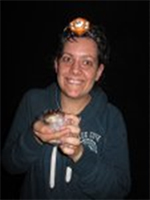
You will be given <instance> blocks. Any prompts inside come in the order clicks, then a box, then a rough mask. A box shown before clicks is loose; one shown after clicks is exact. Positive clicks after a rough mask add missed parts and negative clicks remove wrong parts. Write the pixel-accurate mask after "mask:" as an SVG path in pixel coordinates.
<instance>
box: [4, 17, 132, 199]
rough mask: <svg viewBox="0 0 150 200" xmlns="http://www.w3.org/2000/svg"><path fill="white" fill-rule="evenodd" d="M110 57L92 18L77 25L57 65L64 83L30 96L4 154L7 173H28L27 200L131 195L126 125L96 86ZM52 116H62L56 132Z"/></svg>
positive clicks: (65, 35)
mask: <svg viewBox="0 0 150 200" xmlns="http://www.w3.org/2000/svg"><path fill="white" fill-rule="evenodd" d="M108 58H109V48H108V43H107V39H106V36H105V34H104V33H103V31H102V30H101V29H99V28H98V27H97V26H94V25H92V24H91V23H90V22H89V21H88V20H86V19H83V18H77V19H74V20H73V21H71V22H70V23H69V25H68V26H67V27H66V28H65V29H64V31H63V34H62V37H61V40H60V46H59V48H58V51H57V54H56V58H55V61H54V67H55V71H56V74H57V83H53V84H51V85H50V86H48V87H47V88H45V89H32V90H30V91H29V92H27V93H26V94H25V95H24V97H23V100H22V101H21V103H20V106H19V108H18V111H17V113H16V116H15V119H14V122H13V125H12V128H11V130H10V134H9V136H8V138H7V141H6V144H5V147H4V149H3V163H4V166H5V167H6V169H7V170H8V171H9V172H11V173H14V174H17V173H26V177H25V180H24V185H23V187H22V192H21V199H117V198H118V199H121V198H124V197H125V196H126V195H127V194H128V192H129V189H130V172H129V158H128V145H127V133H126V128H125V124H124V120H123V117H122V114H121V113H120V111H119V110H118V109H117V108H116V107H115V106H113V105H112V104H111V103H109V102H108V99H107V96H106V94H105V93H104V92H103V90H102V89H101V88H100V87H98V86H96V84H95V83H96V82H97V81H98V80H99V79H100V78H101V76H102V74H103V70H104V68H105V66H106V64H107V62H108ZM47 110H48V112H49V113H50V114H52V113H54V111H55V110H57V112H56V113H55V115H56V114H59V111H58V110H60V115H62V116H63V120H64V121H63V124H62V125H61V126H60V127H58V128H57V129H55V130H53V129H52V128H51V127H50V126H49V125H48V124H47V123H46V122H45V118H44V116H46V114H47V113H46V111H47ZM49 110H51V111H49ZM43 113H44V114H43ZM38 116H40V117H39V118H38V119H37V117H38Z"/></svg>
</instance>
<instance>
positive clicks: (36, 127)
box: [33, 120, 53, 134]
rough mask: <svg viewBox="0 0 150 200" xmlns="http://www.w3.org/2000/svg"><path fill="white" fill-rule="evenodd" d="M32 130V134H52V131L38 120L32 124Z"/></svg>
mask: <svg viewBox="0 0 150 200" xmlns="http://www.w3.org/2000/svg"><path fill="white" fill-rule="evenodd" d="M33 130H34V132H41V133H43V134H49V133H53V130H52V129H50V127H49V126H48V125H45V123H44V122H42V121H41V120H38V121H37V122H35V123H34V124H33Z"/></svg>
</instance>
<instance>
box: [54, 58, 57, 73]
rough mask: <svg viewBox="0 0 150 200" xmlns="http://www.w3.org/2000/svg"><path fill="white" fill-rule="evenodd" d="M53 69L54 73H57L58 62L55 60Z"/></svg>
mask: <svg viewBox="0 0 150 200" xmlns="http://www.w3.org/2000/svg"><path fill="white" fill-rule="evenodd" d="M54 68H55V72H56V73H57V72H58V62H57V60H55V61H54Z"/></svg>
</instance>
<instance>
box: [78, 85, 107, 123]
mask: <svg viewBox="0 0 150 200" xmlns="http://www.w3.org/2000/svg"><path fill="white" fill-rule="evenodd" d="M90 95H91V97H92V100H91V101H90V103H89V104H88V105H87V107H86V109H85V110H83V112H81V114H80V116H81V117H83V116H85V115H86V119H88V118H91V117H94V116H95V115H97V114H98V115H99V116H101V115H102V114H103V112H104V111H105V108H106V105H107V103H108V98H107V96H106V94H105V92H104V91H103V90H102V88H101V87H99V86H94V88H93V89H92V90H91V92H90ZM91 111H93V112H91Z"/></svg>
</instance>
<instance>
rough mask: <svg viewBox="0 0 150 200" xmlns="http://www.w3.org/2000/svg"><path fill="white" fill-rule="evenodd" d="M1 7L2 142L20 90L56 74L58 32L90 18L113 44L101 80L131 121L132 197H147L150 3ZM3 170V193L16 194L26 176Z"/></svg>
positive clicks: (13, 4) (10, 4)
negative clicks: (75, 20) (52, 61)
mask: <svg viewBox="0 0 150 200" xmlns="http://www.w3.org/2000/svg"><path fill="white" fill-rule="evenodd" d="M1 11H2V12H1V18H2V40H1V42H2V49H1V50H2V54H1V57H2V81H1V82H2V103H1V105H2V106H1V109H2V114H1V117H2V120H1V121H2V124H1V127H2V134H1V141H2V143H1V146H2V147H3V145H4V142H5V139H6V136H7V134H8V130H9V128H10V125H11V122H12V119H13V116H14V113H15V111H16V108H17V106H18V103H19V102H20V100H21V98H22V95H23V94H24V93H25V92H26V91H27V90H28V89H30V88H33V87H44V86H46V85H47V84H49V83H51V82H52V81H53V80H54V79H55V77H54V75H53V70H52V68H51V66H50V65H51V64H50V62H49V59H50V58H51V56H52V55H53V54H54V52H55V49H56V46H57V37H58V34H59V33H61V32H62V30H63V28H64V27H65V26H66V25H67V24H68V22H69V21H70V20H72V19H73V18H74V17H77V16H83V17H87V18H88V19H89V20H91V21H92V22H94V23H95V24H102V25H103V26H104V27H105V30H106V33H107V37H108V39H109V42H110V45H111V58H110V65H109V66H108V67H107V68H106V69H105V76H104V79H103V81H102V83H101V84H102V87H103V89H104V90H105V91H106V92H107V94H108V97H109V99H110V101H111V102H112V103H114V104H115V105H116V106H117V107H119V108H120V110H121V111H122V113H123V114H124V118H125V121H126V124H127V130H128V140H129V151H130V163H131V177H132V188H131V192H130V194H129V196H128V199H149V131H148V103H149V102H148V92H149V91H148V84H147V80H148V74H149V63H148V47H149V40H148V39H149V33H148V28H149V21H148V20H149V16H148V14H149V2H148V1H147V2H146V1H143V2H142V1H139V2H138V1H133V2H130V1H127V2H125V1H124V2H117V1H112V2H111V1H110V2H109V1H102V2H98V1H72V2H69V1H68V2H67V1H65V2H63V1H62V2H61V1H60V2H58V1H55V2H54V1H52V2H48V1H47V2H38V1H37V2H15V1H14V2H2V7H1ZM49 55H50V56H49ZM1 175H2V178H1V190H2V196H1V198H2V199H16V198H18V192H19V188H20V183H21V182H22V178H23V177H22V176H20V175H10V174H8V173H7V172H6V171H5V170H4V169H3V167H1Z"/></svg>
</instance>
